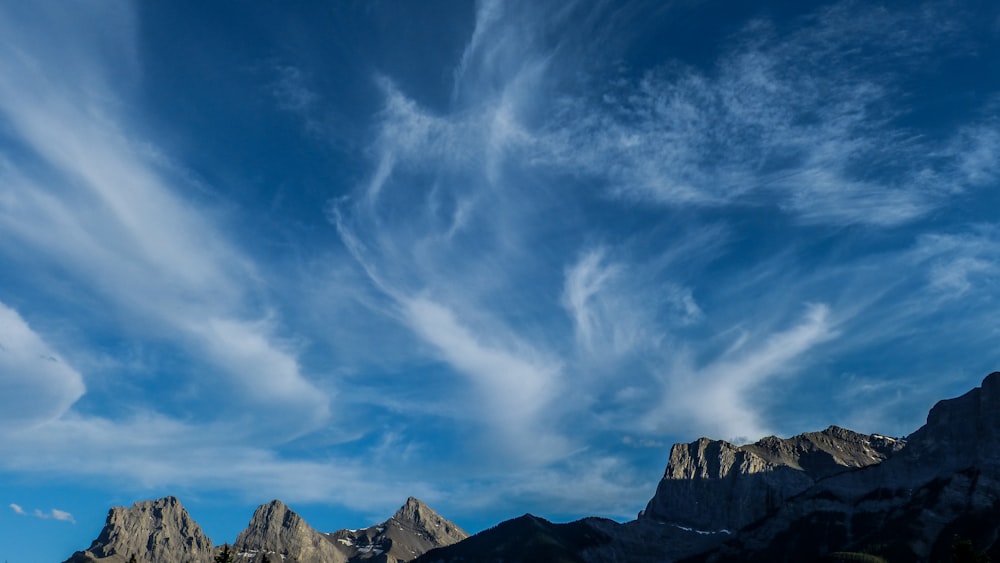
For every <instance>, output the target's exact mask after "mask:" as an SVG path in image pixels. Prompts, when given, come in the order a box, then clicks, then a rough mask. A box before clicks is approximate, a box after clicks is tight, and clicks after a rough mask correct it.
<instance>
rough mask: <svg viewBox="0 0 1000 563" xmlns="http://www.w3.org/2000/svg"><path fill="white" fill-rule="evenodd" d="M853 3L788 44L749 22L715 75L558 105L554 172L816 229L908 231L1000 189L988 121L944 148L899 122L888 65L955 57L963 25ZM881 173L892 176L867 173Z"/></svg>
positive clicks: (671, 73)
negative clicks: (944, 209)
mask: <svg viewBox="0 0 1000 563" xmlns="http://www.w3.org/2000/svg"><path fill="white" fill-rule="evenodd" d="M852 6H853V8H852V9H851V10H848V9H847V8H845V7H844V5H838V6H837V7H835V8H832V9H827V10H825V11H821V12H820V13H819V14H817V15H815V16H814V17H812V18H810V19H809V20H807V21H805V22H803V23H805V25H804V26H802V27H801V28H799V30H797V31H796V32H794V33H791V34H781V33H779V32H778V31H776V30H775V29H773V28H772V27H771V26H770V25H769V24H767V23H766V22H762V21H757V22H753V23H752V24H750V25H748V26H747V28H746V29H745V30H744V32H743V33H742V34H739V35H736V36H734V37H732V38H730V41H731V43H730V46H729V48H728V49H727V51H726V52H725V53H724V54H723V56H722V57H721V59H720V60H719V62H718V63H717V64H716V66H715V67H714V68H712V69H710V70H706V69H698V68H694V67H688V66H684V65H681V64H678V63H668V64H665V65H663V66H661V67H660V68H656V69H652V70H648V71H646V72H645V74H644V75H643V76H642V77H641V78H639V79H629V78H627V77H626V78H622V79H620V80H619V81H618V82H617V83H612V84H613V85H609V87H608V89H607V90H605V92H604V93H603V97H600V98H597V99H594V98H589V97H575V96H565V97H562V98H560V99H559V100H558V102H557V104H558V105H557V108H558V109H557V110H556V111H554V112H553V115H554V116H555V117H554V118H553V119H551V120H550V121H549V122H548V123H547V125H546V126H545V131H546V135H545V137H544V142H543V143H541V145H542V146H544V147H545V149H546V150H547V151H551V152H550V153H549V155H548V157H549V158H551V159H553V160H552V162H554V163H557V164H559V165H560V166H562V165H565V166H572V167H575V168H576V169H577V170H578V171H585V172H586V173H587V174H589V175H591V176H594V177H597V178H602V179H605V180H606V181H607V182H609V184H610V186H611V189H612V190H613V191H614V192H615V193H617V194H618V195H620V196H622V197H626V198H634V199H639V200H645V201H653V202H659V203H662V204H667V205H670V206H678V207H679V206H685V205H694V206H709V207H717V206H734V205H735V206H757V205H761V204H765V205H767V204H771V202H775V203H776V204H777V205H778V206H779V207H780V208H782V209H784V210H786V211H787V212H788V213H790V214H792V215H793V216H796V217H798V218H799V219H800V220H802V221H804V222H807V223H818V224H854V223H861V224H868V225H875V226H891V225H900V224H904V223H908V222H910V221H912V220H914V219H916V218H918V217H921V216H923V215H925V214H927V213H928V212H930V211H931V210H932V209H935V208H937V207H939V206H941V205H943V204H944V202H945V201H946V200H947V199H948V198H949V197H950V196H951V195H953V194H955V193H959V192H962V191H965V190H968V189H972V188H976V187H980V186H982V185H986V184H989V183H991V182H995V181H996V179H997V172H996V170H995V167H992V165H991V162H992V161H990V160H989V159H986V158H984V157H985V155H986V154H988V152H989V147H990V146H991V144H992V143H993V142H994V141H995V138H996V131H997V129H996V127H995V125H991V124H990V122H988V121H983V122H982V123H977V124H970V125H969V127H968V128H965V127H960V128H959V129H957V130H956V131H955V132H954V141H953V142H951V143H949V144H947V145H946V146H941V145H934V144H931V143H929V142H928V141H927V140H925V139H921V138H920V135H919V133H917V132H915V131H911V130H908V129H907V128H906V127H905V126H902V125H899V124H898V118H900V117H901V116H902V115H903V113H904V112H905V110H904V109H903V108H901V107H898V105H897V104H894V103H893V100H894V99H896V96H897V95H898V86H897V85H896V79H897V78H898V75H897V74H894V73H892V72H887V71H885V70H884V68H885V66H886V65H889V66H890V67H891V66H892V65H893V64H897V65H903V64H904V63H903V62H901V61H902V57H901V54H902V53H908V54H911V55H913V56H912V57H911V58H909V59H906V62H905V64H906V65H912V64H917V63H915V61H919V60H922V59H921V57H923V56H925V55H927V54H929V53H930V52H932V50H933V49H934V48H935V47H934V46H935V45H936V46H938V47H937V48H939V49H949V48H951V47H952V46H954V44H955V43H956V42H957V39H956V37H957V34H956V33H955V31H954V29H952V28H951V27H950V26H948V25H938V24H937V19H934V18H930V17H926V14H925V15H923V16H917V17H914V15H913V14H912V13H909V12H898V13H895V12H888V11H882V10H866V8H864V7H862V6H857V5H853V4H852ZM854 10H861V11H865V13H866V15H865V16H864V17H862V18H860V19H864V20H866V21H869V20H872V21H880V22H882V24H883V25H879V26H877V29H878V30H884V29H889V28H891V29H910V30H911V32H908V33H898V34H896V33H891V34H885V33H882V32H880V31H877V29H876V28H875V27H872V26H870V25H868V24H861V25H859V16H858V14H857V13H855V11H854ZM848 12H850V13H848ZM925 18H926V19H925ZM913 29H920V30H921V32H918V33H917V32H912V30H913ZM858 44H866V45H872V46H873V48H872V52H876V53H883V55H882V59H884V60H879V56H878V55H867V54H862V53H860V52H859V50H856V49H854V48H853V46H855V45H858ZM866 52H867V51H866ZM893 61H894V62H893ZM876 69H879V70H876ZM545 159H546V155H544V154H543V155H539V157H538V160H539V161H540V162H545ZM873 163H878V165H879V167H887V168H889V169H891V170H892V174H889V175H875V174H870V171H871V170H872V165H873Z"/></svg>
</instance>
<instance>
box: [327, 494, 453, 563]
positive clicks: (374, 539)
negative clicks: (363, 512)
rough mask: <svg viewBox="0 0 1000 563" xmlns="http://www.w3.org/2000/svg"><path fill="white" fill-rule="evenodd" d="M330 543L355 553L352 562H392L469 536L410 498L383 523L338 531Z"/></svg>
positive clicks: (421, 503) (403, 559)
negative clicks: (335, 543) (371, 560)
mask: <svg viewBox="0 0 1000 563" xmlns="http://www.w3.org/2000/svg"><path fill="white" fill-rule="evenodd" d="M329 537H330V538H331V539H332V540H333V541H335V542H337V543H339V544H341V545H343V546H345V547H348V548H350V549H352V550H354V551H355V554H354V556H353V557H352V558H351V561H352V562H355V561H364V560H367V559H373V560H375V561H379V562H382V561H385V562H386V563H396V562H401V561H410V560H413V559H416V558H417V557H419V556H420V555H423V554H424V553H426V552H428V551H430V550H431V549H434V548H438V547H444V546H448V545H452V544H455V543H458V542H460V541H462V540H464V539H465V538H467V537H469V534H467V533H466V532H465V531H464V530H462V529H461V528H459V527H458V526H456V525H455V524H454V523H452V522H449V521H448V520H446V519H444V518H443V517H442V516H441V515H440V514H438V513H437V512H435V511H434V510H433V509H432V508H431V507H429V506H427V505H426V504H424V502H423V501H420V500H418V499H415V498H413V497H410V498H408V499H407V500H406V503H405V504H404V505H403V506H402V507H400V509H399V510H397V511H396V513H395V514H393V515H392V517H391V518H389V519H388V520H386V521H385V522H383V523H381V524H379V525H377V526H371V527H369V528H365V529H363V530H340V531H337V532H334V533H332V534H330V536H329Z"/></svg>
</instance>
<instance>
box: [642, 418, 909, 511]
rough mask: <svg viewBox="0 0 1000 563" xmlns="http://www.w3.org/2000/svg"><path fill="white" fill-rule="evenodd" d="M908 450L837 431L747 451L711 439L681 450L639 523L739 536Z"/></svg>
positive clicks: (675, 450)
mask: <svg viewBox="0 0 1000 563" xmlns="http://www.w3.org/2000/svg"><path fill="white" fill-rule="evenodd" d="M903 445H904V442H903V441H901V440H896V439H893V438H888V437H885V436H881V435H878V434H871V435H865V434H859V433H857V432H853V431H851V430H847V429H844V428H840V427H837V426H830V427H829V428H827V429H826V430H823V431H821V432H806V433H804V434H799V435H797V436H793V437H791V438H778V437H776V436H768V437H766V438H763V439H761V440H760V441H758V442H756V443H753V444H747V445H743V446H736V445H733V444H730V443H729V442H726V441H723V440H709V439H708V438H701V439H699V440H696V441H694V442H691V443H690V444H676V445H674V446H673V447H672V448H671V450H670V459H669V461H668V463H667V469H666V472H665V473H664V475H663V479H661V480H660V483H659V485H658V486H657V489H656V494H655V495H654V496H653V498H652V499H651V500H650V501H649V504H648V505H647V506H646V509H645V510H644V511H642V512H641V513H640V515H639V517H640V518H651V519H654V520H660V521H664V522H670V523H673V524H677V525H680V526H684V527H690V528H693V529H696V530H703V531H722V530H726V531H733V530H738V529H740V528H742V527H744V526H746V525H747V524H750V523H751V522H754V521H756V520H757V519H759V518H761V517H763V516H765V515H766V514H768V513H770V512H772V511H774V510H776V509H777V508H779V507H780V506H781V505H782V504H783V503H784V502H785V500H786V499H788V498H790V497H792V496H795V495H797V494H799V493H801V492H802V491H805V490H806V489H808V488H809V487H811V486H813V485H815V484H816V482H817V481H819V480H821V479H825V478H827V477H830V476H832V475H836V474H839V473H843V472H845V471H850V470H851V469H856V468H859V467H866V466H869V465H876V464H879V463H882V462H883V461H885V460H886V459H888V457H889V456H891V455H893V454H894V453H896V452H898V451H899V450H901V449H902V447H903ZM681 507H683V510H680V508H681Z"/></svg>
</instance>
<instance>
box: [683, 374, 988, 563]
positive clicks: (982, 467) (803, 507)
mask: <svg viewBox="0 0 1000 563" xmlns="http://www.w3.org/2000/svg"><path fill="white" fill-rule="evenodd" d="M962 540H964V541H968V542H970V543H971V545H972V547H973V548H974V549H975V550H976V551H979V552H986V553H987V554H988V555H989V556H990V557H992V558H993V559H994V560H1000V372H994V373H992V374H990V375H989V376H987V377H986V379H984V380H983V383H982V386H981V387H978V388H976V389H973V390H971V391H969V392H968V393H966V394H964V395H962V396H961V397H958V398H955V399H949V400H944V401H940V402H938V403H937V404H936V405H935V406H934V408H932V409H931V411H930V413H929V414H928V416H927V423H926V424H925V425H924V426H922V427H921V428H920V429H918V430H917V431H916V432H914V433H913V434H911V435H910V436H909V438H908V439H907V445H906V447H905V448H904V449H903V450H902V451H900V452H899V453H898V454H895V455H893V456H891V457H890V458H889V459H887V460H886V461H884V462H883V463H880V464H878V465H873V466H870V467H865V468H862V469H858V470H855V471H850V472H844V473H841V474H837V475H834V476H831V477H830V478H828V479H824V480H820V481H818V482H817V483H816V484H815V485H814V486H812V487H810V488H809V489H807V490H805V491H803V492H802V493H800V494H799V495H797V496H795V497H794V498H791V499H789V500H788V502H786V503H785V504H784V505H783V506H781V507H780V509H778V510H776V511H774V512H773V513H771V514H769V515H768V516H767V517H766V518H762V519H760V520H759V521H757V522H754V523H753V524H751V525H750V526H747V527H746V528H745V529H744V530H742V531H741V532H740V534H738V535H737V536H736V537H734V538H733V539H732V540H730V541H728V542H726V543H725V544H724V545H722V546H721V547H720V548H719V549H718V550H717V551H716V552H714V553H711V554H706V555H705V556H704V557H699V558H696V559H692V561H703V560H708V561H774V560H795V559H802V558H804V557H815V556H816V555H824V554H827V553H831V552H835V551H852V552H868V553H873V554H876V555H880V556H882V557H883V558H885V559H887V560H889V561H938V560H943V561H945V560H949V559H950V558H951V552H952V549H953V544H955V543H956V542H957V541H962Z"/></svg>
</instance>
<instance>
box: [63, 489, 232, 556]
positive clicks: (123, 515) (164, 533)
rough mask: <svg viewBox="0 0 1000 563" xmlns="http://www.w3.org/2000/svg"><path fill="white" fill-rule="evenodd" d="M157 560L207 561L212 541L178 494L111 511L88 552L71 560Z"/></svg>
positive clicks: (83, 552)
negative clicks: (179, 498)
mask: <svg viewBox="0 0 1000 563" xmlns="http://www.w3.org/2000/svg"><path fill="white" fill-rule="evenodd" d="M133 555H134V556H135V557H136V560H138V561H148V562H151V563H153V562H155V563H207V562H209V561H211V560H212V541H211V540H210V539H208V537H206V536H205V534H204V533H202V531H201V527H200V526H198V524H197V522H195V521H194V520H192V519H191V517H190V516H189V515H188V513H187V510H185V509H184V507H183V506H181V503H180V501H178V500H177V499H176V498H174V497H167V498H162V499H159V500H152V501H146V502H137V503H135V504H133V505H132V506H131V507H130V508H124V507H115V508H112V509H111V510H110V511H108V519H107V522H106V523H105V524H104V529H103V530H102V531H101V533H100V535H99V536H98V537H97V539H96V540H94V542H93V543H92V544H91V545H90V548H88V549H87V550H86V551H78V552H76V553H74V554H73V556H72V557H70V558H69V560H68V561H67V563H89V562H95V561H101V562H107V563H124V562H125V561H128V559H129V558H130V557H131V556H133Z"/></svg>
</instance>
